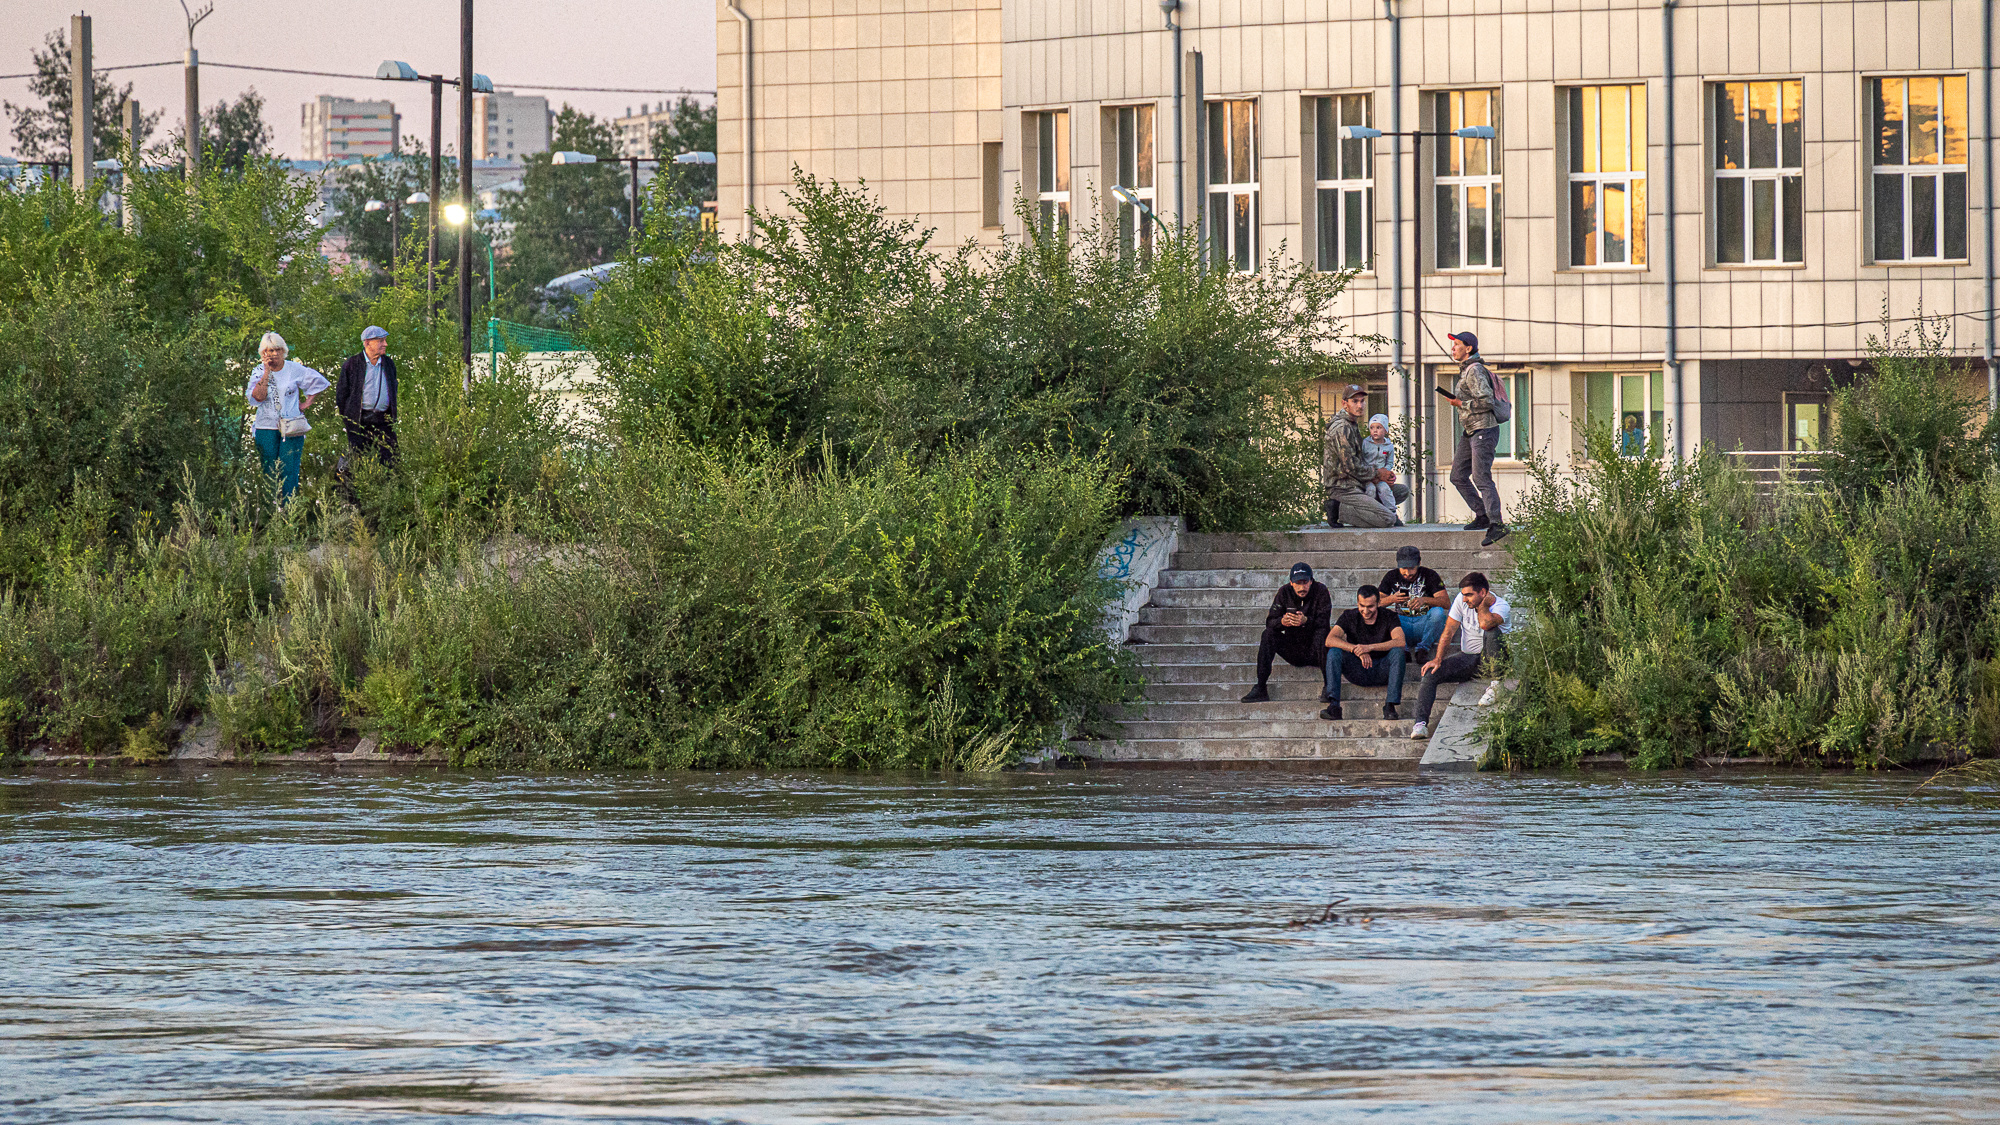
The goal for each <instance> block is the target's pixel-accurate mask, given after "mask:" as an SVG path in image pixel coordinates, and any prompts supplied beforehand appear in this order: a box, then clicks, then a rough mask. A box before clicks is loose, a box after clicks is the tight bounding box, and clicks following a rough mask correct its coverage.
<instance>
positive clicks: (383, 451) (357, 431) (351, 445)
mask: <svg viewBox="0 0 2000 1125" xmlns="http://www.w3.org/2000/svg"><path fill="white" fill-rule="evenodd" d="M343 421H345V422H346V424H347V448H348V449H350V450H352V451H353V452H355V453H357V454H362V453H370V452H372V453H374V454H375V459H376V460H378V461H380V462H382V463H383V464H384V465H393V464H395V463H396V423H395V420H394V419H392V418H390V417H389V415H388V412H386V411H382V410H364V411H362V412H361V416H360V417H359V418H347V419H343Z"/></svg>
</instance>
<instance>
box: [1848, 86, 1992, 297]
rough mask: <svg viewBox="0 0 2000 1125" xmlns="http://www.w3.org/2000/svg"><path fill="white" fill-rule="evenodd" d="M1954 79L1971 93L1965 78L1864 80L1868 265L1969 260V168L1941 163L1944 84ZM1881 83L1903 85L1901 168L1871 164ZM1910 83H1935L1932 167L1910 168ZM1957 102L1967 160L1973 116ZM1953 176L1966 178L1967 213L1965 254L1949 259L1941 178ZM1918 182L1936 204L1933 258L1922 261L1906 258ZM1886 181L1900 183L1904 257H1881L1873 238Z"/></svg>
mask: <svg viewBox="0 0 2000 1125" xmlns="http://www.w3.org/2000/svg"><path fill="white" fill-rule="evenodd" d="M1953 79H1956V80H1957V81H1958V82H1960V83H1963V84H1964V86H1965V92H1966V94H1968V95H1969V94H1970V92H1971V87H1972V83H1971V81H1970V80H1969V79H1968V78H1967V77H1966V76H1965V75H1963V74H1881V75H1870V76H1869V77H1867V78H1866V79H1864V80H1863V81H1862V98H1861V111H1862V113H1863V114H1864V117H1863V130H1862V136H1863V137H1864V138H1867V139H1866V140H1864V142H1863V144H1864V146H1865V149H1866V153H1867V159H1868V190H1867V193H1866V198H1867V201H1868V230H1867V234H1866V237H1867V242H1866V243H1865V245H1866V246H1867V248H1868V253H1869V260H1870V261H1873V262H1877V263H1883V264H1891V265H1934V264H1940V263H1943V264H1953V263H1963V262H1967V261H1970V258H1968V257H1967V255H1968V254H1970V253H1971V250H1972V237H1971V236H1972V208H1971V198H1970V196H1971V189H1972V176H1971V166H1970V165H1969V164H1967V163H1959V164H1946V163H1944V155H1945V144H1944V138H1945V133H1946V130H1945V119H1944V115H1945V113H1946V112H1947V110H1948V109H1949V106H1948V105H1947V104H1946V101H1945V89H1946V83H1947V82H1949V81H1951V80H1953ZM1883 82H1901V83H1902V84H1903V87H1902V94H1903V106H1902V108H1903V152H1902V155H1903V159H1904V161H1905V163H1902V164H1878V163H1876V162H1875V157H1876V156H1877V155H1879V153H1878V152H1877V151H1876V147H1875V143H1874V134H1875V129H1876V124H1875V102H1876V97H1877V95H1876V91H1877V90H1878V89H1879V88H1880V85H1881V83H1883ZM1912 82H1936V83H1937V84H1938V137H1937V146H1936V152H1935V153H1934V155H1935V156H1936V158H1937V159H1936V161H1935V162H1933V163H1929V164H1911V163H1908V160H1909V156H1910V134H1911V129H1910V83H1912ZM1959 101H1960V105H1961V106H1962V107H1963V108H1964V110H1965V116H1966V120H1965V121H1964V123H1963V125H1962V126H1961V128H1962V129H1963V131H1964V132H1965V135H1966V158H1967V160H1968V161H1969V160H1970V159H1971V156H1972V129H1971V126H1972V120H1971V118H1972V115H1971V112H1970V110H1971V106H1970V104H1969V102H1968V101H1967V99H1966V98H1965V97H1961V98H1960V99H1959ZM1951 175H1958V176H1962V177H1964V179H1965V185H1966V187H1965V192H1964V194H1965V195H1966V197H1967V198H1966V208H1965V222H1964V223H1963V224H1962V230H1963V236H1964V238H1965V243H1966V245H1965V249H1966V254H1957V255H1950V256H1947V255H1946V254H1945V249H1946V247H1945V218H1946V210H1947V208H1946V204H1945V198H1944V196H1945V191H1944V185H1945V178H1946V177H1947V176H1951ZM1920 177H1922V178H1928V179H1930V180H1931V192H1932V198H1933V199H1934V200H1935V206H1934V207H1933V209H1932V212H1931V248H1932V250H1933V251H1934V253H1932V254H1930V255H1928V256H1924V257H1919V256H1917V255H1915V254H1912V253H1910V251H1911V250H1912V249H1913V248H1914V247H1915V245H1916V243H1915V241H1914V239H1913V237H1912V236H1913V235H1915V234H1916V233H1917V232H1916V227H1915V219H1914V217H1913V213H1914V212H1915V210H1916V209H1915V207H1913V206H1912V205H1911V203H1912V196H1911V193H1910V184H1911V181H1913V180H1915V179H1918V178H1920ZM1890 178H1897V179H1900V180H1901V181H1902V185H1901V186H1902V221H1903V223H1902V226H1903V239H1902V248H1903V254H1902V256H1901V257H1897V258H1889V257H1884V256H1883V255H1882V254H1881V253H1880V246H1879V245H1878V244H1877V242H1876V238H1875V235H1876V223H1877V214H1876V210H1877V207H1878V206H1879V203H1878V202H1877V200H1878V193H1877V186H1878V184H1879V183H1880V181H1882V180H1885V179H1890Z"/></svg>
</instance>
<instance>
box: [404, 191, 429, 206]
mask: <svg viewBox="0 0 2000 1125" xmlns="http://www.w3.org/2000/svg"><path fill="white" fill-rule="evenodd" d="M430 201H431V193H430V192H427V191H413V192H411V193H410V197H409V198H408V199H405V200H403V202H405V203H429V202H430Z"/></svg>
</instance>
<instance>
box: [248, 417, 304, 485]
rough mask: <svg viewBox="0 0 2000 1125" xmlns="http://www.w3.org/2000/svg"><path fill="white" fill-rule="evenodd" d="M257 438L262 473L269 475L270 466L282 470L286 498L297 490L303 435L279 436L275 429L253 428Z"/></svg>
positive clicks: (302, 450)
mask: <svg viewBox="0 0 2000 1125" xmlns="http://www.w3.org/2000/svg"><path fill="white" fill-rule="evenodd" d="M252 433H253V434H254V435H255V436H256V438H257V459H258V460H259V461H262V462H263V463H264V475H265V476H270V475H271V470H272V466H274V465H275V466H278V467H279V468H280V469H282V470H283V482H284V483H283V486H282V488H283V491H282V493H281V495H282V496H283V497H284V499H286V500H290V499H291V498H292V493H294V492H297V491H298V490H299V455H300V454H302V453H304V452H305V450H306V439H305V435H303V434H301V435H299V436H298V437H279V436H278V431H276V430H253V431H252Z"/></svg>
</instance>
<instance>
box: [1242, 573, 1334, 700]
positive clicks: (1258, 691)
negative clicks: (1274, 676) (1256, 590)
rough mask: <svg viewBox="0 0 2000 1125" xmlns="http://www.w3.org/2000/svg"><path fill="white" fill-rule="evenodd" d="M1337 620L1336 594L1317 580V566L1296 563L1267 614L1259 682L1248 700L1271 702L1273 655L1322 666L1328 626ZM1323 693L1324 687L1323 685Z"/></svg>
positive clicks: (1259, 645)
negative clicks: (1334, 607) (1335, 616)
mask: <svg viewBox="0 0 2000 1125" xmlns="http://www.w3.org/2000/svg"><path fill="white" fill-rule="evenodd" d="M1332 620H1333V595H1332V594H1329V593H1327V590H1326V584H1325V583H1323V582H1315V581H1314V580H1313V568H1312V567H1310V566H1307V565H1306V564H1305V563H1294V564H1292V579H1291V581H1290V582H1288V583H1286V584H1285V585H1283V586H1280V587H1278V596H1277V597H1275V598H1272V599H1271V612H1269V613H1267V614H1265V615H1264V637H1263V639H1262V640H1260V641H1258V642H1257V686H1256V687H1254V688H1251V689H1250V694H1249V695H1246V696H1244V697H1243V702H1245V703H1269V702H1270V701H1271V692H1270V689H1269V688H1268V687H1267V686H1266V684H1267V683H1268V681H1269V680H1270V678H1271V658H1272V657H1273V656H1282V657H1284V658H1285V663H1287V664H1290V665H1291V666H1292V667H1294V668H1318V667H1320V662H1321V661H1322V660H1324V659H1325V655H1324V653H1325V650H1326V630H1327V626H1328V625H1329V624H1330V623H1331V622H1332ZM1322 694H1324V687H1323V686H1322Z"/></svg>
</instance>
